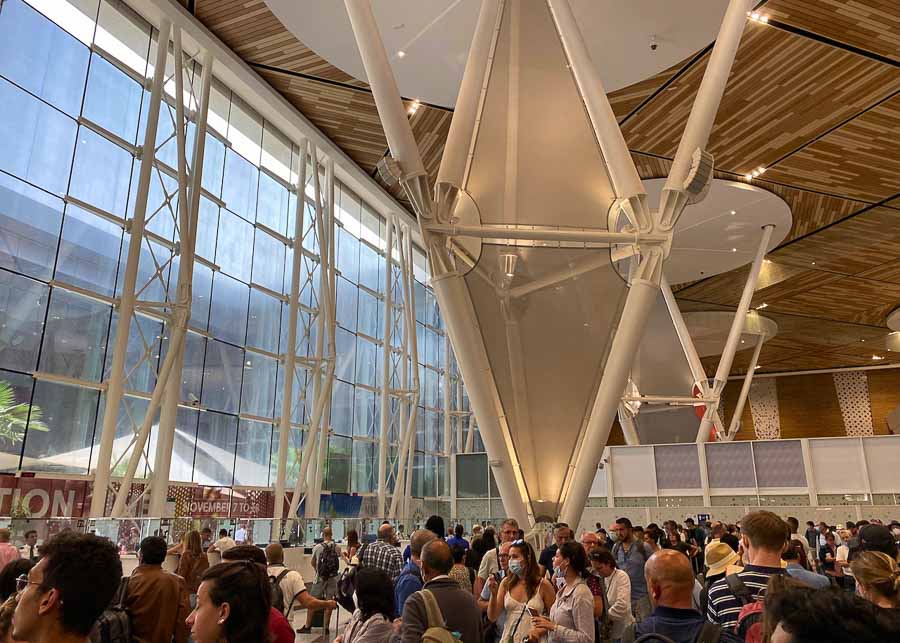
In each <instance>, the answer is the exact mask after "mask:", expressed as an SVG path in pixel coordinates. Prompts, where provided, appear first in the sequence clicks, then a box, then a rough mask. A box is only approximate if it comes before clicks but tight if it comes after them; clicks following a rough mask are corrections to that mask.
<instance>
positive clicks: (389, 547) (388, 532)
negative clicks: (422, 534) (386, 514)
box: [359, 523, 403, 583]
mask: <svg viewBox="0 0 900 643" xmlns="http://www.w3.org/2000/svg"><path fill="white" fill-rule="evenodd" d="M393 543H394V528H393V527H391V525H390V523H384V524H382V525H381V527H380V528H379V529H378V540H376V541H375V542H374V543H372V544H370V545H363V546H362V548H361V549H360V551H359V564H360V566H361V567H375V568H376V569H380V570H382V571H383V572H384V573H386V574H387V575H388V577H389V578H390V579H391V582H392V583H393V582H395V581H396V580H397V577H398V576H399V575H400V571H401V570H402V569H403V558H402V557H401V556H400V550H399V549H397V547H396V546H395V545H394V544H393Z"/></svg>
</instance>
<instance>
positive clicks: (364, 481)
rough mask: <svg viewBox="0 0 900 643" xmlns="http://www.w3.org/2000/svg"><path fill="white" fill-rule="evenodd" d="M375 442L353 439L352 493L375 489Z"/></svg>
mask: <svg viewBox="0 0 900 643" xmlns="http://www.w3.org/2000/svg"><path fill="white" fill-rule="evenodd" d="M376 457H377V453H376V450H375V444H373V443H372V442H360V441H358V440H354V441H353V467H352V471H353V485H352V488H351V491H352V492H353V493H372V492H373V491H375V485H376V480H375V479H376V477H377V476H378V463H377V460H376Z"/></svg>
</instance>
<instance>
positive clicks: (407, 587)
mask: <svg viewBox="0 0 900 643" xmlns="http://www.w3.org/2000/svg"><path fill="white" fill-rule="evenodd" d="M436 539H437V536H435V535H434V532H432V531H429V530H428V529H419V530H418V531H414V532H413V535H412V537H411V538H410V539H409V552H410V558H409V562H407V563H406V565H404V566H403V570H402V571H401V572H400V575H399V576H398V577H397V582H396V583H394V605H395V606H396V609H397V614H398V615H399V614H402V613H403V605H404V604H405V603H406V599H407V598H409V597H410V596H411V595H412V594H413V593H414V592H418V591H419V590H420V589H422V548H423V547H425V545H427V544H428V543H430V542H431V541H432V540H436Z"/></svg>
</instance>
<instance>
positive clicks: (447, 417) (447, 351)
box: [435, 333, 453, 496]
mask: <svg viewBox="0 0 900 643" xmlns="http://www.w3.org/2000/svg"><path fill="white" fill-rule="evenodd" d="M452 361H453V345H452V344H451V343H450V336H449V335H447V334H446V333H445V334H444V381H443V384H444V387H443V388H444V390H443V394H444V442H443V445H442V447H441V448H442V450H443V451H444V456H445V457H446V458H447V461H448V462H449V461H450V457H451V456H450V453H451V448H450V446H451V444H452V439H453V405H452V404H451V399H453V398H452V397H451V395H450V363H451V362H452ZM450 477H451V476H450V467H449V466H448V467H444V480H443V487H442V489H438V490H437V491H438V493H436V494H435V495H437V496H442V495H444V494H442V493H440V491H442V490H443V489H447V490H448V493H449V490H450Z"/></svg>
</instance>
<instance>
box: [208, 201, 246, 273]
mask: <svg viewBox="0 0 900 643" xmlns="http://www.w3.org/2000/svg"><path fill="white" fill-rule="evenodd" d="M252 238H253V226H252V225H251V224H249V223H247V222H246V221H244V220H243V219H241V218H240V217H238V216H235V215H234V214H232V213H231V212H228V211H227V210H222V211H221V212H220V213H219V237H218V241H217V243H216V264H218V265H219V267H220V268H222V272H226V273H228V274H229V275H231V276H232V277H235V278H236V279H240V280H241V281H243V282H246V283H249V282H250V264H251V261H252V260H253V246H252V245H251V244H249V243H247V241H248V240H249V239H252Z"/></svg>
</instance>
